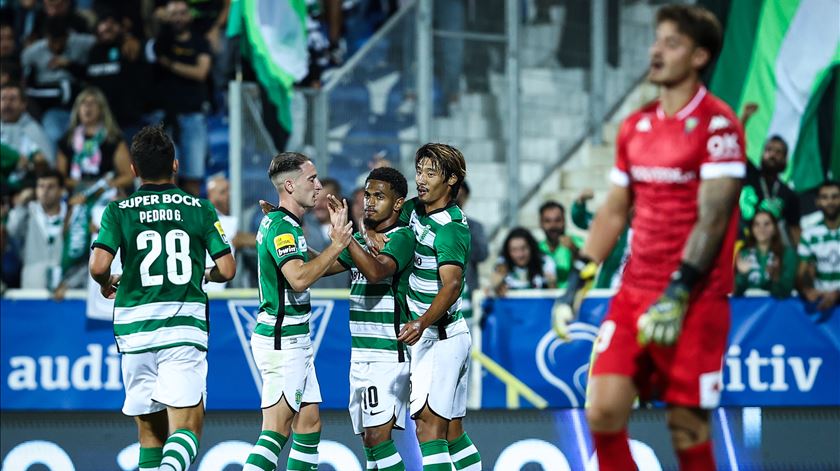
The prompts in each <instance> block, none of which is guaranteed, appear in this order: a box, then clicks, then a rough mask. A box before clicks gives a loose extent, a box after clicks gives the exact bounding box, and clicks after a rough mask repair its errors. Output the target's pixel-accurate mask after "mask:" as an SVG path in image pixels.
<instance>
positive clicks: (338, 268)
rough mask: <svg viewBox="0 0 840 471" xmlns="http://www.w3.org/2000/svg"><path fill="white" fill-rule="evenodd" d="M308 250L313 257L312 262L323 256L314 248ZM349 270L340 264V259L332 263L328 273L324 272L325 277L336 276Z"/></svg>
mask: <svg viewBox="0 0 840 471" xmlns="http://www.w3.org/2000/svg"><path fill="white" fill-rule="evenodd" d="M306 250H307V252H309V253H310V254H311V255H312V258H311V259H310V261H311V260H315V259H316V258H318V257H320V256H321V252H318V251H317V250H315V249H313V248H308V249H306ZM347 270H348V267H346V266H344V265H342V264H341V262H340V259H336V260H335V261H334V262H333V263H332V265H330V266H329V268H327V271H326V272H324V276H329V275H335V274H337V273H342V272H345V271H347Z"/></svg>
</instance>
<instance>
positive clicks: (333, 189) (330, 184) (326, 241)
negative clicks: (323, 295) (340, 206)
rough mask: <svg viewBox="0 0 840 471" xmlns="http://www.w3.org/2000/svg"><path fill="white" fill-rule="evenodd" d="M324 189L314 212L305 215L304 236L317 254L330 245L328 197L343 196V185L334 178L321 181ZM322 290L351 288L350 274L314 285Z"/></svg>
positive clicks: (317, 199)
mask: <svg viewBox="0 0 840 471" xmlns="http://www.w3.org/2000/svg"><path fill="white" fill-rule="evenodd" d="M321 186H322V187H323V188H322V189H321V191H320V192H319V193H318V197H317V198H316V200H315V206H314V207H313V208H312V211H307V212H306V213H304V215H303V234H304V237H306V244H307V245H308V246H309V248H310V249H314V250H315V251H316V252H321V251H323V250H324V249H325V248H326V247H327V246H328V245H330V236H329V230H330V210H329V207H328V206H327V195H333V196H335V197H336V198H338V199H339V200H340V199H341V198H342V195H341V184H339V183H338V180H335V179H333V178H324V179H323V180H321ZM312 287H313V288H320V289H341V288H349V287H350V272H349V271H344V272H341V273H339V274H337V275H332V276H325V277H322V278H321V279H319V280H318V281H316V282H315V284H313V285H312Z"/></svg>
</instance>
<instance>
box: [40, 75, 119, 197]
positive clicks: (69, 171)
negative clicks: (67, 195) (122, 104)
mask: <svg viewBox="0 0 840 471" xmlns="http://www.w3.org/2000/svg"><path fill="white" fill-rule="evenodd" d="M56 166H57V168H58V170H59V171H60V172H61V173H62V175H64V176H65V177H66V178H67V187H68V188H69V189H71V190H76V191H78V190H81V189H84V188H86V187H88V186H89V185H91V184H92V183H94V182H95V181H97V180H99V179H100V178H102V177H104V176H106V174H107V173H108V172H114V177H113V179H112V180H111V182H110V185H111V186H112V187H116V188H123V189H125V188H128V187H129V186H131V185H132V183H133V181H134V176H133V175H132V173H131V158H130V156H129V153H128V146H127V145H126V143H125V141H124V140H123V138H122V132H121V131H120V128H119V127H117V123H116V122H115V121H114V117H113V116H112V115H111V110H110V108H109V107H108V102H107V101H106V100H105V96H104V95H102V92H100V91H99V89H97V88H86V89H84V90H83V91H82V92H81V93H79V96H78V97H77V98H76V102H75V103H74V104H73V111H72V113H71V117H70V127H69V129H68V130H67V132H66V133H65V134H64V135H63V136H62V137H61V140H60V141H59V142H58V158H57V165H56Z"/></svg>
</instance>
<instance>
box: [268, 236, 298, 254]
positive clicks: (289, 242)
mask: <svg viewBox="0 0 840 471" xmlns="http://www.w3.org/2000/svg"><path fill="white" fill-rule="evenodd" d="M274 250H276V251H277V256H278V257H283V256H286V255H289V254H291V253H295V252H296V251H297V247H296V246H295V236H293V235H292V234H280V235H279V236H277V237H275V238H274Z"/></svg>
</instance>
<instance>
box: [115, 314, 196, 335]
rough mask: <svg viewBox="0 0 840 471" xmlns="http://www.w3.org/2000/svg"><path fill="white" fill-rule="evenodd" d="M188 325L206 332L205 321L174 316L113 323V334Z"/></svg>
mask: <svg viewBox="0 0 840 471" xmlns="http://www.w3.org/2000/svg"><path fill="white" fill-rule="evenodd" d="M180 326H190V327H195V328H197V329H201V330H203V331H205V332H207V321H206V320H204V319H196V318H195V317H191V316H176V317H170V318H168V319H157V320H147V321H137V322H132V323H130V324H114V335H129V334H137V333H140V332H152V331H155V330H158V329H163V328H166V327H180Z"/></svg>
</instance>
